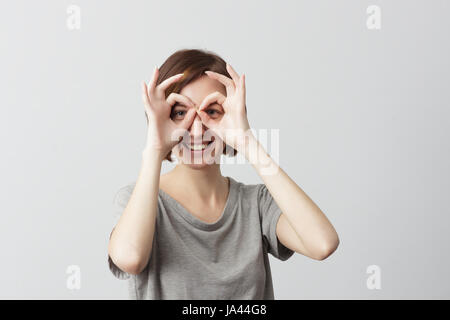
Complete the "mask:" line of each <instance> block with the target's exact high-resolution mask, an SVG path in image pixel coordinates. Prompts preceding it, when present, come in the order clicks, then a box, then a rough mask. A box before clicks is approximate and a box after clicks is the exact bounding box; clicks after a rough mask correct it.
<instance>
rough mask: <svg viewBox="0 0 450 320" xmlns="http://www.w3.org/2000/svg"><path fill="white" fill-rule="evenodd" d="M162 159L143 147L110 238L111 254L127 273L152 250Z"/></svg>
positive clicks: (141, 263)
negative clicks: (126, 198) (136, 177)
mask: <svg viewBox="0 0 450 320" xmlns="http://www.w3.org/2000/svg"><path fill="white" fill-rule="evenodd" d="M162 159H163V157H162V154H160V153H158V152H156V151H152V150H147V149H146V150H144V151H143V153H142V165H141V168H140V172H139V176H138V179H137V181H136V185H135V187H134V190H133V192H132V194H131V196H130V199H129V201H128V204H127V205H126V207H125V209H124V211H123V213H122V215H121V217H120V219H119V221H118V222H117V224H116V226H115V228H114V231H113V232H112V235H111V238H110V242H109V247H108V252H109V254H110V256H111V258H112V259H113V261H114V262H115V263H116V264H117V265H118V266H119V268H121V269H122V270H125V271H127V272H130V273H139V272H140V271H141V270H142V269H143V268H144V267H145V265H146V263H147V261H148V259H149V257H150V253H151V250H152V243H153V236H154V231H155V222H156V214H157V206H158V191H159V177H160V173H161V164H162ZM126 269H128V270H126Z"/></svg>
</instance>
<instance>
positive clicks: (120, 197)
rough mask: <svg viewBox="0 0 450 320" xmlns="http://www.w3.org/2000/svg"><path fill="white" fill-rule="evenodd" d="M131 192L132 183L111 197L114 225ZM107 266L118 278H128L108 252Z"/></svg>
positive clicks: (127, 274) (128, 275)
mask: <svg viewBox="0 0 450 320" xmlns="http://www.w3.org/2000/svg"><path fill="white" fill-rule="evenodd" d="M132 192H133V185H127V186H125V187H122V188H120V189H119V190H118V191H117V193H116V195H115V196H114V199H113V205H114V212H113V213H114V226H115V225H116V223H117V222H118V220H119V218H120V216H121V214H122V212H123V210H124V209H125V207H126V206H127V204H128V200H129V199H130V197H131V193H132ZM113 230H114V227H113V229H112V230H111V233H110V234H109V237H110V238H111V234H112V232H113ZM108 266H109V270H110V271H111V273H112V274H113V275H114V276H115V277H116V278H118V279H121V280H126V279H129V278H130V276H131V274H129V273H127V272H125V271H123V270H121V269H120V268H119V267H118V266H117V265H116V264H115V263H114V262H113V261H112V259H111V257H110V256H109V254H108Z"/></svg>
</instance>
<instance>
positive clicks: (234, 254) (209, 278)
mask: <svg viewBox="0 0 450 320" xmlns="http://www.w3.org/2000/svg"><path fill="white" fill-rule="evenodd" d="M228 178H229V181H230V191H229V194H228V199H227V202H226V204H225V208H224V210H223V212H222V215H221V217H220V218H219V220H217V221H216V222H214V223H206V222H204V221H201V220H200V219H198V218H196V217H194V216H193V215H192V214H190V213H189V212H188V211H187V210H186V209H185V208H184V207H183V206H182V205H181V204H180V203H179V202H177V201H176V200H175V199H173V198H172V197H170V196H169V195H168V194H167V193H165V192H164V191H162V190H161V189H160V190H159V196H158V212H157V216H156V228H155V235H154V238H153V249H152V252H151V255H150V258H149V262H148V264H147V266H146V267H145V269H144V270H143V271H142V272H141V273H140V274H138V275H133V274H129V273H126V272H124V271H122V270H121V269H119V268H118V267H117V266H116V265H115V264H114V262H113V261H112V260H111V258H110V257H109V256H108V264H109V269H110V270H111V272H112V273H113V274H114V276H116V277H117V278H119V279H128V289H129V295H130V299H138V300H141V299H150V300H154V299H155V300H158V299H163V300H167V299H198V300H203V299H212V300H230V299H236V300H240V299H242V300H255V299H258V300H261V299H263V300H268V299H274V292H273V284H272V275H271V270H270V264H269V258H268V253H270V254H272V255H273V256H274V257H276V258H278V259H280V260H282V261H284V260H287V259H289V258H290V257H291V256H292V254H293V253H294V251H292V250H290V249H289V248H287V247H285V246H284V245H283V244H282V243H281V242H280V241H279V240H278V238H277V235H276V225H277V221H278V218H279V217H280V214H281V210H280V209H279V207H278V206H277V204H276V202H275V200H274V199H273V198H272V196H271V194H270V193H269V190H268V189H267V187H266V186H265V185H264V184H251V185H250V184H249V185H246V184H243V183H241V182H238V181H236V180H234V179H233V178H231V177H228ZM134 186H135V183H133V184H130V185H127V186H125V187H123V188H122V189H120V190H119V192H118V193H117V195H116V204H117V205H118V208H119V209H120V210H123V209H124V208H125V206H126V204H127V202H128V199H129V197H130V195H131V192H132V191H133V188H134Z"/></svg>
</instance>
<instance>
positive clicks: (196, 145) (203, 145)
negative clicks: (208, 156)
mask: <svg viewBox="0 0 450 320" xmlns="http://www.w3.org/2000/svg"><path fill="white" fill-rule="evenodd" d="M206 146H207V145H206V144H195V145H191V146H189V148H190V149H191V150H203V149H205V148H206Z"/></svg>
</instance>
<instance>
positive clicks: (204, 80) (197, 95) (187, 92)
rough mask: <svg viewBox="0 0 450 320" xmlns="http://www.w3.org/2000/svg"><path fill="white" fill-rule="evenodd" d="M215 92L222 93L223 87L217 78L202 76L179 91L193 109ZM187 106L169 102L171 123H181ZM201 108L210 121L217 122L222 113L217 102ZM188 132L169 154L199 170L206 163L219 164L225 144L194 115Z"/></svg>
mask: <svg viewBox="0 0 450 320" xmlns="http://www.w3.org/2000/svg"><path fill="white" fill-rule="evenodd" d="M215 91H218V92H220V93H222V94H223V95H225V96H226V90H225V87H224V86H223V85H222V84H221V83H220V82H219V81H217V80H214V79H211V78H209V77H208V76H207V75H204V76H202V77H200V78H198V79H196V80H194V81H192V82H191V83H189V84H188V85H186V86H185V87H184V88H183V89H182V90H181V91H180V94H181V95H183V96H185V97H187V98H188V99H189V100H190V101H191V102H192V104H193V105H194V108H196V109H198V108H199V107H200V105H201V103H202V102H203V100H204V99H205V98H206V97H207V96H208V95H209V94H211V93H213V92H215ZM189 108H192V107H190V106H184V105H182V104H179V103H177V104H175V105H173V106H172V111H171V118H172V120H173V121H174V122H175V123H179V122H181V120H183V119H184V117H185V115H186V113H187V111H188V110H189ZM204 111H205V112H206V113H207V115H208V116H209V117H210V118H211V119H212V120H213V121H217V122H219V121H220V119H222V117H223V114H224V110H223V108H222V106H221V105H220V104H218V103H217V102H213V103H212V104H210V105H209V106H207V107H206V108H205V109H204ZM188 133H189V134H187V133H186V135H185V137H184V138H183V140H182V142H181V143H179V144H177V145H176V146H175V147H174V148H173V149H172V154H173V155H175V156H176V157H177V159H178V161H180V162H181V163H183V164H185V165H188V166H189V167H191V168H194V169H202V168H205V167H206V166H208V165H211V164H214V163H219V161H220V156H221V155H222V153H223V150H224V148H225V144H224V143H223V141H222V140H221V139H220V138H219V137H218V136H217V135H216V134H215V133H214V132H213V131H212V130H209V129H208V128H207V127H206V126H205V125H204V124H203V123H202V121H201V119H200V117H199V115H198V114H197V115H196V116H195V118H194V120H193V122H192V124H191V126H190V127H189V128H188Z"/></svg>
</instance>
